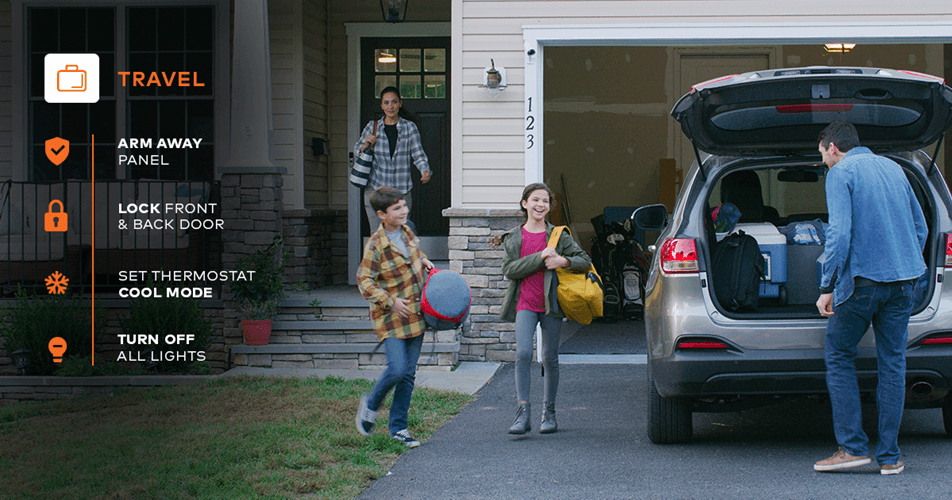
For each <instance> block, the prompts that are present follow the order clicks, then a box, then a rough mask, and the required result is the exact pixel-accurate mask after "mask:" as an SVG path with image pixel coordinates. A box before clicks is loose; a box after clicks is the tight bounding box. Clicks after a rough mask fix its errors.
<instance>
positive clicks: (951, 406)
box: [942, 394, 952, 437]
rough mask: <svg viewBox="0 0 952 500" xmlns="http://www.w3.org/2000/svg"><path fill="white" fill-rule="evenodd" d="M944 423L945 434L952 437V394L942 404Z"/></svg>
mask: <svg viewBox="0 0 952 500" xmlns="http://www.w3.org/2000/svg"><path fill="white" fill-rule="evenodd" d="M942 423H943V424H945V434H946V435H947V436H949V437H952V394H949V395H948V396H946V397H945V403H944V404H943V405H942Z"/></svg>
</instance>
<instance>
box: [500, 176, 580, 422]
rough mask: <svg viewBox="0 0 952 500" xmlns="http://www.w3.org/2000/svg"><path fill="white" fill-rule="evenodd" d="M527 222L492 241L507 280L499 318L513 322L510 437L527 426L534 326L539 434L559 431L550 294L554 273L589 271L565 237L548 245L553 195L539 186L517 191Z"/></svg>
mask: <svg viewBox="0 0 952 500" xmlns="http://www.w3.org/2000/svg"><path fill="white" fill-rule="evenodd" d="M520 205H521V209H522V212H523V213H524V214H526V223H525V224H523V225H521V226H516V227H514V228H512V229H510V230H509V231H507V232H506V233H504V234H503V235H502V236H501V237H499V238H498V239H496V240H495V241H493V242H492V243H494V244H495V246H498V245H500V244H501V245H502V246H503V249H504V250H505V255H504V256H503V259H502V272H503V274H504V275H505V276H506V278H508V279H509V280H510V282H509V289H508V290H507V291H506V298H505V299H504V300H503V305H502V310H501V311H500V314H499V318H500V319H501V320H502V321H506V322H515V323H516V397H517V398H518V401H519V405H518V407H517V408H516V420H515V422H513V424H512V426H511V427H510V428H509V433H510V434H525V433H526V432H528V431H529V430H531V429H532V425H531V424H530V423H529V413H530V411H529V408H530V407H529V382H530V379H529V366H530V365H531V364H532V337H533V336H534V334H535V331H536V325H541V326H542V345H540V346H539V350H540V351H542V353H543V359H542V364H543V368H544V371H543V373H544V378H545V388H544V391H543V399H542V425H541V426H540V428H539V432H540V433H542V434H548V433H551V432H555V431H556V430H557V429H558V424H556V421H555V396H556V392H557V391H558V388H559V334H560V332H561V330H562V318H563V317H564V315H563V314H562V312H561V310H560V309H559V304H558V298H557V296H556V292H555V290H554V285H555V283H556V282H555V270H556V269H558V268H560V267H567V268H569V269H571V270H573V271H575V272H585V271H588V270H589V268H590V267H591V265H592V260H591V259H590V258H589V256H588V255H587V254H586V253H585V251H584V250H582V248H581V247H579V245H578V243H576V242H575V240H574V239H573V238H572V236H571V235H570V234H569V233H568V232H567V231H563V232H562V235H561V237H560V238H559V241H558V242H556V244H555V246H554V247H550V246H547V245H548V242H549V237H550V236H551V235H552V230H553V229H555V226H553V225H552V224H549V223H548V222H546V220H545V217H546V215H548V214H549V210H550V209H551V207H552V191H551V190H550V189H549V187H548V186H546V185H545V184H543V183H541V182H539V183H535V184H530V185H528V186H526V188H525V189H524V190H523V191H522V201H521V202H520Z"/></svg>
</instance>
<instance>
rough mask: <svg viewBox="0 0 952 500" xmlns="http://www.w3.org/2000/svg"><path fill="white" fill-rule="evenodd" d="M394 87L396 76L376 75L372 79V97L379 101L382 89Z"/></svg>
mask: <svg viewBox="0 0 952 500" xmlns="http://www.w3.org/2000/svg"><path fill="white" fill-rule="evenodd" d="M396 86H397V76H396V75H377V76H375V77H374V97H375V98H377V99H380V93H381V92H383V89H385V88H387V87H396Z"/></svg>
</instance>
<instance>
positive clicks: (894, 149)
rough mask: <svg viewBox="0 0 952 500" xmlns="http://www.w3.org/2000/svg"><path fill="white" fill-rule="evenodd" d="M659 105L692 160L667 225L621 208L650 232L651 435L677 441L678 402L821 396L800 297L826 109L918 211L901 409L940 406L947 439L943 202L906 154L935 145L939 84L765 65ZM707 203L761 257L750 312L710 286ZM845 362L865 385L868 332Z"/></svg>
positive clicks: (951, 267) (813, 289) (717, 404)
mask: <svg viewBox="0 0 952 500" xmlns="http://www.w3.org/2000/svg"><path fill="white" fill-rule="evenodd" d="M671 114H672V116H674V118H675V119H676V120H678V122H680V123H681V128H682V130H683V131H684V133H685V135H686V136H687V137H688V138H689V139H690V140H691V142H692V143H693V144H694V149H695V152H696V156H697V161H696V162H695V163H694V164H693V165H692V167H691V169H690V171H689V173H688V175H687V178H686V181H685V183H684V186H683V188H682V190H681V193H680V195H679V197H678V201H677V204H676V206H675V209H674V213H673V214H671V216H670V221H669V220H668V219H669V216H668V213H667V211H666V210H665V208H664V207H663V206H662V205H652V206H648V207H642V208H641V209H639V210H637V211H635V213H634V214H633V215H632V218H633V219H634V222H635V224H636V226H639V227H640V228H641V229H645V230H660V231H661V234H660V236H659V238H658V241H657V245H656V251H655V254H654V259H653V262H652V264H651V272H650V276H649V278H648V281H647V284H646V287H647V290H646V300H645V327H646V330H647V342H648V388H649V403H648V436H649V438H650V439H651V441H653V442H655V443H676V442H684V441H687V440H688V439H690V438H691V434H692V431H693V429H692V417H691V415H692V412H714V411H736V410H739V409H741V408H746V407H750V406H751V405H752V404H758V403H759V402H768V401H772V400H775V399H776V396H778V395H790V396H800V395H808V394H825V393H826V391H827V389H826V382H825V371H826V369H825V366H824V361H823V347H824V335H825V333H826V323H827V320H826V319H824V318H822V317H821V316H820V314H819V312H818V311H817V308H816V306H815V303H816V300H817V298H818V296H819V291H818V288H819V287H818V279H819V271H818V269H819V265H818V263H817V261H818V258H820V257H821V256H822V253H823V246H822V242H823V229H824V224H825V222H826V195H825V190H824V183H823V179H824V176H825V173H826V168H825V166H824V165H823V164H822V162H821V158H820V156H819V154H818V152H817V137H818V135H819V133H820V131H821V130H822V129H823V128H824V127H825V126H826V125H827V124H829V123H830V122H833V121H835V120H845V121H848V122H850V123H852V124H853V125H855V126H856V129H857V130H858V132H859V138H860V143H861V144H862V145H863V146H866V147H869V148H870V149H872V150H873V151H874V152H876V153H878V154H883V155H886V156H888V157H890V158H892V159H893V160H895V161H896V162H897V163H899V164H900V165H901V166H902V167H903V169H904V170H905V172H906V177H907V178H908V180H909V182H910V184H911V186H912V188H913V191H915V193H916V196H917V197H918V199H919V203H920V205H921V206H922V209H923V212H924V213H925V216H926V220H927V222H928V225H929V239H928V243H927V245H926V249H925V261H926V263H927V264H928V266H929V270H928V271H927V272H926V274H925V275H923V277H922V278H920V280H919V283H918V286H917V293H918V294H919V302H918V303H917V304H916V305H915V306H914V307H913V311H912V317H911V319H910V322H909V345H908V350H907V352H906V359H907V368H906V381H907V394H906V406H907V408H935V407H942V409H943V412H942V414H943V419H944V424H945V429H946V431H947V433H949V434H950V435H952V395H949V388H950V385H952V287H949V286H943V285H944V281H945V279H946V278H952V197H950V194H949V189H948V187H947V186H946V183H945V181H944V180H943V178H942V175H941V174H940V173H939V170H938V168H936V166H935V163H934V161H932V160H931V159H930V158H929V156H928V155H926V154H925V153H923V152H922V151H919V149H920V148H924V147H926V146H929V145H931V144H941V140H942V137H943V136H944V134H945V131H946V130H947V129H948V128H949V126H950V125H952V89H950V88H949V87H948V86H946V85H945V83H944V80H942V79H939V78H936V77H933V76H929V75H922V74H918V73H911V72H904V71H896V70H885V69H874V68H847V67H842V68H840V67H810V68H797V69H779V70H768V71H758V72H752V73H745V74H742V75H732V76H728V77H723V78H719V79H715V80H711V81H709V82H705V83H701V84H698V85H696V86H694V87H693V88H692V89H691V91H690V92H689V93H687V94H686V95H685V96H684V97H682V98H681V99H680V100H679V101H678V103H677V104H676V105H675V107H674V109H673V110H672V112H671ZM701 151H704V152H705V153H706V154H702V153H701ZM937 152H938V147H936V150H935V153H937ZM722 203H723V204H724V206H727V205H726V204H727V203H733V204H734V205H735V206H736V207H737V208H738V209H739V211H740V214H741V215H740V218H739V220H737V222H736V225H735V226H734V228H733V231H737V230H738V229H739V230H744V231H745V232H746V233H748V234H751V235H752V236H754V237H755V238H756V240H757V243H758V246H759V248H760V251H761V253H762V254H763V255H764V257H765V262H764V264H765V265H764V273H763V274H764V276H763V277H762V278H761V282H760V284H759V286H760V288H759V291H758V293H759V297H758V298H759V300H758V305H757V307H756V308H755V309H754V310H746V311H744V312H736V311H734V312H732V311H731V310H730V307H729V305H726V304H721V303H719V302H718V300H717V296H716V294H715V292H714V283H713V282H712V279H713V276H712V273H711V270H712V269H713V267H712V256H713V255H714V249H715V247H716V245H717V241H719V240H720V239H722V238H723V237H725V235H726V234H727V232H726V231H725V233H718V232H717V231H716V230H715V226H714V220H713V218H712V210H713V209H715V208H717V207H718V206H721V205H722ZM856 365H857V376H858V378H859V383H860V389H861V390H862V391H863V392H866V393H873V392H874V390H875V387H876V349H875V344H874V335H872V334H871V333H867V335H866V336H865V337H864V338H863V341H862V342H861V343H860V345H859V358H858V360H857V363H856Z"/></svg>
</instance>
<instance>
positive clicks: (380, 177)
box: [354, 118, 430, 193]
mask: <svg viewBox="0 0 952 500" xmlns="http://www.w3.org/2000/svg"><path fill="white" fill-rule="evenodd" d="M370 135H373V122H370V123H368V124H367V126H366V127H364V130H363V132H361V133H360V140H359V141H357V144H356V145H354V154H355V155H356V154H358V153H360V146H362V145H363V144H364V141H365V140H366V139H367V136H370ZM373 152H374V168H373V169H372V170H371V171H370V180H369V182H368V183H367V188H368V189H377V188H379V187H380V186H390V187H392V188H394V189H398V190H400V192H401V193H407V192H409V191H410V189H413V183H412V181H411V180H410V163H411V162H412V163H413V164H414V165H416V167H417V169H419V170H420V173H421V174H423V173H426V172H429V171H430V163H429V160H428V159H427V157H426V153H424V152H423V143H422V141H421V140H420V131H419V130H418V129H417V126H416V125H414V124H413V122H411V121H410V120H404V119H403V118H400V119H399V120H397V149H396V150H395V151H394V153H393V156H390V139H389V138H388V137H387V134H386V132H384V131H383V118H381V119H380V120H379V121H377V142H376V143H375V144H374V146H373Z"/></svg>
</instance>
